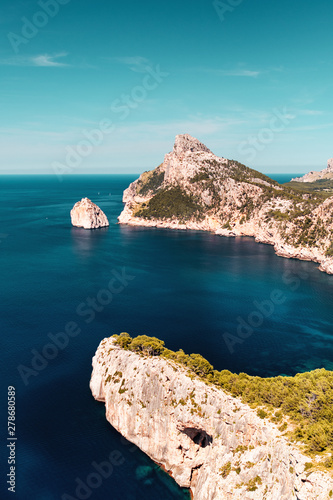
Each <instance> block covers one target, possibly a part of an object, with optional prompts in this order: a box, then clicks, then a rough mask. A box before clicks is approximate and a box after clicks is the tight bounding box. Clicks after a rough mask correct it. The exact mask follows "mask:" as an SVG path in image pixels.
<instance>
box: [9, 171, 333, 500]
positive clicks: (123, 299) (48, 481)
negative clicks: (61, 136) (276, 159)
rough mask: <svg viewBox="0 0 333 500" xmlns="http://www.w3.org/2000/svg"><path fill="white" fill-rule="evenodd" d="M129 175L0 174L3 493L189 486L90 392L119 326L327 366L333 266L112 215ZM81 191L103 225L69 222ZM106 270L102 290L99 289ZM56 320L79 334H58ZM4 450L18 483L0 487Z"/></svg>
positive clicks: (233, 354) (277, 360) (288, 365)
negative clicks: (11, 421) (136, 442)
mask: <svg viewBox="0 0 333 500" xmlns="http://www.w3.org/2000/svg"><path fill="white" fill-rule="evenodd" d="M136 177H137V176H134V175H133V176H130V175H126V176H125V175H118V176H117V175H105V176H103V175H90V176H89V175H87V176H80V175H73V176H70V175H69V176H64V177H63V178H62V179H58V178H57V177H56V176H38V175H35V176H2V177H1V179H0V216H1V226H0V269H1V292H2V293H1V314H0V328H1V337H0V339H1V340H0V341H1V362H0V371H1V392H0V395H1V397H0V405H1V429H0V430H1V438H2V440H1V442H2V444H1V449H0V458H1V471H2V473H1V481H0V498H1V499H6V498H17V499H18V500H73V499H74V500H75V499H76V500H85V499H88V498H91V499H92V500H160V499H162V500H168V499H174V500H177V499H189V498H190V496H189V492H188V491H187V490H183V489H181V488H179V487H178V486H177V485H176V483H175V482H174V481H173V479H172V478H171V477H169V476H168V475H167V474H166V473H165V472H164V471H163V470H162V469H161V468H159V467H158V466H157V465H156V464H154V463H153V462H152V461H151V460H150V459H149V458H148V457H147V456H145V455H144V454H143V453H142V452H141V451H140V450H139V449H138V448H136V447H135V446H133V445H132V444H131V443H129V442H127V441H126V440H125V439H123V438H122V437H121V436H120V435H119V434H118V433H117V432H116V431H115V430H114V429H113V428H112V427H111V425H110V424H109V423H108V422H107V421H106V419H105V408H104V404H103V403H101V402H97V401H95V400H94V399H93V397H92V395H91V392H90V389H89V381H90V375H91V360H92V357H93V355H94V353H95V351H96V349H97V346H98V344H99V343H100V341H101V340H102V339H103V338H105V337H108V336H110V335H113V334H115V333H120V332H128V333H130V334H131V335H132V336H135V335H139V334H146V335H151V336H156V337H159V338H160V339H163V340H164V341H165V343H166V345H167V346H168V347H169V348H171V349H174V350H177V349H180V348H182V349H184V351H185V352H187V353H192V352H194V353H201V354H202V355H203V356H204V357H205V358H207V359H208V360H209V361H210V362H211V363H212V364H213V365H214V367H215V368H216V369H218V370H223V369H227V370H231V371H233V372H237V373H239V372H246V373H249V374H251V375H258V376H263V377H270V376H275V375H294V374H296V373H297V372H304V371H308V370H313V369H316V368H326V369H328V370H333V342H332V340H333V333H332V322H333V308H332V292H333V276H328V275H327V274H324V273H321V272H319V271H318V269H317V268H318V265H317V264H315V263H311V262H300V261H297V260H288V259H284V258H280V257H277V256H276V255H275V253H274V249H273V247H271V246H269V245H264V244H258V243H256V242H255V241H254V239H253V238H224V237H220V236H217V235H214V234H210V233H206V232H200V231H177V230H168V229H156V228H140V227H130V226H123V225H119V224H117V217H118V215H119V214H120V212H121V210H122V208H123V203H122V192H123V190H124V189H125V188H126V187H127V186H128V185H129V183H130V182H131V181H133V180H134V179H135V178H136ZM272 177H275V178H276V179H277V180H278V181H279V182H287V181H288V180H290V178H291V177H292V175H290V176H284V177H281V176H272ZM82 197H89V198H90V199H91V200H92V201H94V202H95V203H97V204H98V205H99V206H100V207H101V209H102V210H103V211H104V212H105V213H106V215H107V217H108V218H109V221H110V227H109V228H104V229H98V230H88V231H87V230H84V229H80V228H74V227H72V226H71V222H70V210H71V208H72V207H73V205H74V203H75V202H77V201H78V200H80V199H81V198H82ZM114 278H116V279H117V285H118V292H117V293H115V294H114V295H113V296H112V300H111V299H110V297H109V296H108V295H105V289H106V288H107V286H108V283H109V282H110V280H111V279H114ZM91 304H95V305H96V304H97V307H96V308H94V307H93V306H92V305H91ZM73 325H76V326H75V328H74V326H73ZM66 329H67V331H71V332H74V330H75V335H72V336H70V337H69V336H68V335H67V337H66V338H67V342H68V344H67V345H62V348H60V347H59V348H55V347H54V343H53V340H54V338H58V339H60V338H64V336H61V335H59V334H61V333H63V332H64V331H65V330H66ZM235 339H238V341H237V340H235ZM63 342H65V341H63ZM59 345H60V344H59ZM52 346H53V347H52ZM42 353H44V355H45V356H47V359H46V358H45V357H43V355H42ZM45 353H46V354H45ZM8 387H10V388H15V390H13V389H11V390H10V393H11V394H12V393H13V392H14V393H15V403H16V413H15V415H16V420H15V433H14V436H10V435H9V434H8V425H7V423H8V419H7V406H8V399H7V390H8ZM11 405H12V403H11ZM11 408H12V406H11ZM11 414H13V412H11ZM11 428H12V427H11ZM14 437H15V438H16V439H14ZM8 443H9V446H7V444H8ZM12 452H13V453H14V459H15V488H16V490H15V492H16V493H15V495H14V494H13V493H11V492H10V491H8V489H7V488H8V487H9V486H10V484H7V480H9V476H8V477H7V474H8V473H9V467H10V465H9V464H8V457H11V458H13V453H12ZM110 457H113V458H114V460H113V462H114V463H113V466H112V470H111V469H110V467H109V468H108V467H106V466H105V462H109V463H110ZM115 458H116V459H115ZM102 463H104V476H103V475H101V473H98V472H97V471H98V470H101V469H100V468H99V467H103V465H102V466H101V464H102ZM105 467H106V468H105ZM98 468H99V469H98Z"/></svg>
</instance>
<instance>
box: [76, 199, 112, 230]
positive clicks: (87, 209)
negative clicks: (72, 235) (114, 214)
mask: <svg viewBox="0 0 333 500" xmlns="http://www.w3.org/2000/svg"><path fill="white" fill-rule="evenodd" d="M71 220H72V224H73V226H76V227H83V228H84V229H96V228H99V227H106V226H109V221H108V219H107V217H106V215H105V213H104V212H103V211H102V210H101V209H100V208H99V207H98V206H97V205H95V203H93V202H92V201H91V200H89V198H82V200H81V201H78V202H77V203H75V205H74V207H73V209H72V210H71Z"/></svg>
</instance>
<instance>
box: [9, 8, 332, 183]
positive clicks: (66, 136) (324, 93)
mask: <svg viewBox="0 0 333 500" xmlns="http://www.w3.org/2000/svg"><path fill="white" fill-rule="evenodd" d="M332 18H333V2H329V1H328V0H317V1H316V2H314V1H313V0H279V1H275V2H267V0H225V1H224V0H214V1H208V2H207V1H204V0H177V1H175V0H168V1H167V2H156V0H154V1H152V0H146V1H141V2H140V1H138V0H135V1H134V0H127V1H126V2H119V1H118V2H115V1H113V0H98V1H96V0H95V1H93V0H39V1H34V0H16V1H15V2H13V0H2V2H1V15H0V37H1V43H0V71H1V78H0V174H37V173H40V174H57V175H62V174H67V173H68V174H82V173H110V174H114V173H119V174H121V173H124V174H126V173H133V174H136V173H141V172H142V171H144V170H151V169H152V168H155V167H156V166H157V165H159V164H160V163H161V162H162V161H163V158H164V155H165V154H166V153H168V152H169V151H171V150H172V147H173V143H174V139H175V136H176V135H177V134H183V133H189V134H191V135H193V136H194V137H197V138H198V139H199V140H200V141H201V142H204V143H205V144H206V145H207V146H208V147H209V148H210V149H211V150H212V151H213V152H214V153H215V154H217V155H218V156H223V157H225V158H229V159H235V160H238V161H240V162H242V163H244V164H246V165H248V166H250V167H252V168H255V169H258V170H260V171H262V172H265V173H273V172H275V173H277V172H280V173H305V172H308V171H309V170H313V169H315V170H321V169H323V168H325V167H326V164H327V159H328V158H331V157H333V140H332V138H333V136H332V133H333V100H332V90H333V89H332V87H333V58H332V26H331V24H332Z"/></svg>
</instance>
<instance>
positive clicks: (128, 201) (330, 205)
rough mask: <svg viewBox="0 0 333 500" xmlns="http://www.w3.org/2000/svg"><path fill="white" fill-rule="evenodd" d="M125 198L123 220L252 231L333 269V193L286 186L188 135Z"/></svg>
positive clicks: (279, 249) (285, 252) (284, 252)
mask: <svg viewBox="0 0 333 500" xmlns="http://www.w3.org/2000/svg"><path fill="white" fill-rule="evenodd" d="M123 201H124V203H125V207H124V210H123V212H122V213H121V214H120V216H119V218H118V219H119V222H120V223H122V224H131V225H139V226H150V227H154V226H155V227H168V228H173V229H198V230H206V231H213V232H215V233H216V234H219V235H223V236H253V237H255V238H256V240H257V241H258V242H262V243H268V244H270V245H274V248H275V251H276V253H277V254H278V255H280V256H283V257H288V258H297V259H303V260H313V261H315V262H319V263H320V269H321V270H322V271H326V272H327V273H330V274H333V258H332V257H331V256H330V252H328V249H329V248H330V247H331V241H332V234H333V197H331V198H328V199H326V200H325V201H324V200H323V198H320V197H319V195H317V194H308V193H305V194H302V193H299V192H296V191H293V190H291V189H290V188H289V189H287V188H285V187H283V186H281V185H279V184H278V183H277V182H275V181H273V180H272V179H270V178H269V177H267V176H265V175H263V174H260V173H259V172H256V171H255V170H252V169H249V168H247V167H245V166H244V165H241V164H239V163H238V162H236V161H234V160H226V159H225V158H219V157H218V156H216V155H214V154H213V153H212V152H211V151H210V150H209V149H208V148H207V147H206V146H204V145H203V144H202V143H200V142H199V141H198V140H197V139H195V138H193V137H191V136H189V135H187V134H186V135H180V136H177V137H176V142H175V145H174V148H173V151H172V152H171V153H169V154H167V155H166V156H165V159H164V162H163V163H162V164H161V165H160V166H159V167H157V168H156V169H155V170H152V171H150V172H145V173H143V174H142V175H141V176H140V177H139V179H137V180H136V181H135V182H133V183H132V184H131V185H130V186H129V187H128V188H127V189H126V190H125V191H124V196H123ZM332 254H333V251H332Z"/></svg>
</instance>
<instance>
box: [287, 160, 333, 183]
mask: <svg viewBox="0 0 333 500" xmlns="http://www.w3.org/2000/svg"><path fill="white" fill-rule="evenodd" d="M320 179H328V180H329V179H333V158H330V159H329V160H328V161H327V168H325V169H324V170H321V171H320V172H315V171H311V172H309V173H307V174H305V175H303V176H302V177H295V179H292V181H295V182H316V181H318V180H320Z"/></svg>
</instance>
